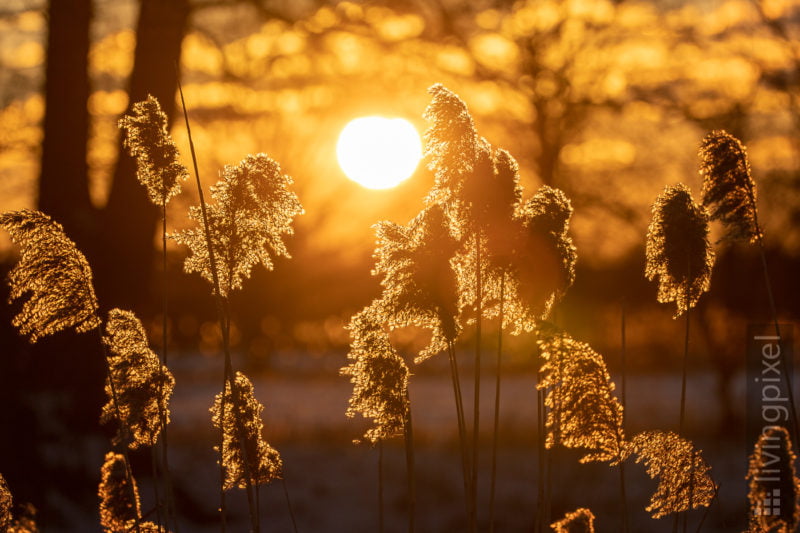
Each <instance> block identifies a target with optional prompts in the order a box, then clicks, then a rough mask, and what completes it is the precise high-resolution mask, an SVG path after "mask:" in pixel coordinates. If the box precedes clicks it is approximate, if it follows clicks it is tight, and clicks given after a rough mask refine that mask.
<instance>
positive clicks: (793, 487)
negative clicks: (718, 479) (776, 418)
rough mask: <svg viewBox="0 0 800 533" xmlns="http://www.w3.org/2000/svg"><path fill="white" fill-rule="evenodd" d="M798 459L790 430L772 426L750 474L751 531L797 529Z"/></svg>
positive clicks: (755, 451) (758, 446)
mask: <svg viewBox="0 0 800 533" xmlns="http://www.w3.org/2000/svg"><path fill="white" fill-rule="evenodd" d="M796 459H797V457H796V456H795V453H794V450H793V448H792V439H791V438H790V437H789V432H788V431H786V429H784V428H782V427H780V426H770V427H769V428H767V429H766V430H765V431H764V432H763V433H762V434H761V436H760V437H759V438H758V442H756V445H755V447H754V448H753V454H752V455H751V456H750V462H749V468H748V471H747V480H748V482H749V489H750V490H749V492H748V494H747V499H748V500H749V501H750V531H753V532H755V531H775V532H780V533H788V532H790V531H794V530H795V529H797V524H798V521H800V502H799V501H798V496H800V479H798V478H797V475H796V471H795V466H794V465H795V460H796ZM786 503H788V504H789V505H786ZM765 504H766V507H765ZM770 504H771V505H770Z"/></svg>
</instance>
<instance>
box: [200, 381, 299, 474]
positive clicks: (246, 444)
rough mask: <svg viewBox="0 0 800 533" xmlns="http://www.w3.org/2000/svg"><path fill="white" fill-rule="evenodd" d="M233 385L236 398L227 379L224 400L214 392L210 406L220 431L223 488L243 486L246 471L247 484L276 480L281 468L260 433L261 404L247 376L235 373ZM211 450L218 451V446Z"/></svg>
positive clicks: (261, 426) (279, 462) (280, 463)
mask: <svg viewBox="0 0 800 533" xmlns="http://www.w3.org/2000/svg"><path fill="white" fill-rule="evenodd" d="M234 387H235V390H234V391H233V392H234V393H235V395H236V399H234V395H233V394H231V386H230V381H226V382H225V400H224V402H223V398H222V394H221V393H220V394H217V396H216V397H215V398H214V405H213V406H212V407H211V409H210V411H211V416H212V418H211V420H212V422H213V424H214V427H216V428H220V429H221V430H222V432H223V440H222V453H221V456H222V459H221V462H222V465H223V467H224V468H225V483H224V486H223V489H224V490H230V489H232V488H234V487H239V488H240V489H245V488H247V487H248V480H247V478H246V473H247V472H249V475H250V476H251V477H250V480H249V483H250V485H260V484H262V483H269V482H270V481H272V480H273V479H279V478H280V477H281V475H282V474H281V472H282V469H283V462H282V461H281V457H280V454H279V453H278V451H277V450H275V449H274V448H272V447H271V446H270V445H269V444H267V442H266V441H265V440H264V437H263V436H262V434H261V433H262V430H263V427H264V425H263V423H262V421H261V412H262V411H263V410H264V406H262V405H261V403H260V402H259V401H258V400H256V397H255V394H254V393H253V384H252V383H251V382H250V380H249V379H248V378H247V376H245V375H244V374H242V373H241V372H236V378H235V380H234ZM223 405H224V409H225V412H224V413H222V409H223ZM236 406H238V410H237V409H236ZM234 411H236V412H234ZM215 449H216V450H217V451H219V448H218V447H215ZM245 454H246V456H247V466H245Z"/></svg>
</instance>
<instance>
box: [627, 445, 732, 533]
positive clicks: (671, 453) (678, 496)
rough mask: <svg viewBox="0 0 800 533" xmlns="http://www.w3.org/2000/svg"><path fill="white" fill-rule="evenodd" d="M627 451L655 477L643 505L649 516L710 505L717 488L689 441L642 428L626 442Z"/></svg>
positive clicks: (656, 516) (708, 468)
mask: <svg viewBox="0 0 800 533" xmlns="http://www.w3.org/2000/svg"><path fill="white" fill-rule="evenodd" d="M627 452H628V453H629V454H634V455H636V462H637V463H640V462H643V463H644V465H645V468H646V469H647V474H648V475H649V476H650V477H651V478H653V479H656V478H658V488H657V489H656V492H655V494H653V496H652V497H651V498H650V505H648V506H647V507H646V510H647V511H650V512H651V514H652V516H653V518H661V517H662V516H665V515H668V514H670V513H680V512H683V511H686V510H688V509H692V508H696V507H701V506H703V507H708V506H709V505H711V500H713V499H714V495H715V494H716V491H717V487H716V485H715V484H714V482H713V481H712V479H711V476H710V475H709V472H710V471H711V467H710V466H709V465H708V463H706V462H705V460H704V459H703V458H702V456H701V452H700V450H695V448H694V445H693V444H692V443H691V442H690V441H688V440H686V439H683V438H681V437H679V436H678V435H676V434H675V433H673V432H671V431H644V432H642V433H639V434H638V435H636V436H635V437H634V438H633V439H632V440H631V441H630V443H629V445H628V450H627Z"/></svg>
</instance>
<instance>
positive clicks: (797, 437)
mask: <svg viewBox="0 0 800 533" xmlns="http://www.w3.org/2000/svg"><path fill="white" fill-rule="evenodd" d="M755 223H756V232H757V235H758V251H759V255H760V256H761V267H762V270H763V272H764V283H765V284H766V286H767V298H768V300H769V308H770V312H771V313H772V323H773V325H774V327H775V336H776V337H778V339H777V340H778V348H779V350H780V358H781V364H782V365H783V368H784V369H788V368H789V367H788V366H787V361H786V354H785V351H784V349H783V348H784V345H783V338H782V337H781V328H780V325H779V324H778V310H777V307H776V306H775V296H774V295H773V293H772V281H771V279H770V275H769V268H767V256H766V254H765V253H764V239H763V237H762V236H761V230H760V229H759V227H758V216H757V215H756V221H755ZM781 374H783V379H784V382H785V385H786V393H787V396H788V399H789V409H790V410H791V413H792V421H793V422H794V423H793V424H792V436H793V438H794V439H795V442H800V432H799V431H798V430H799V429H800V428H798V421H797V410H796V408H795V404H794V388H793V386H792V385H793V384H792V377H791V376H790V375H789V372H781Z"/></svg>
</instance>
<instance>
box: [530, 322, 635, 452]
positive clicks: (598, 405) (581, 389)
mask: <svg viewBox="0 0 800 533" xmlns="http://www.w3.org/2000/svg"><path fill="white" fill-rule="evenodd" d="M538 333H539V340H538V341H537V344H538V346H539V350H540V354H541V357H542V360H543V361H544V363H543V364H542V367H541V373H542V375H543V379H542V380H541V381H540V382H539V384H538V385H537V387H536V388H537V389H539V390H543V391H546V392H547V395H546V396H545V405H546V406H547V407H549V408H550V412H549V413H548V414H547V420H546V422H545V424H546V426H545V427H546V429H547V440H546V446H547V447H548V448H552V447H553V446H555V445H557V444H561V445H563V446H566V447H567V448H584V449H586V450H589V451H588V453H587V454H586V455H585V456H584V457H583V458H582V459H581V462H582V463H586V462H591V461H603V462H608V463H610V464H612V465H615V464H618V463H620V462H621V461H622V460H624V458H625V456H626V455H625V432H624V430H623V429H622V420H623V409H622V405H620V403H619V402H618V401H617V398H616V397H615V396H614V383H613V382H612V381H611V376H610V375H609V374H608V369H607V368H606V364H605V361H604V360H603V357H602V356H601V355H600V354H598V353H597V352H595V351H594V350H592V348H591V347H590V346H589V345H588V344H586V343H585V342H579V341H576V340H575V339H573V338H572V337H570V336H569V335H568V334H566V333H565V332H562V331H558V330H556V329H555V328H553V327H550V326H545V325H542V326H541V327H540V328H539V332H538Z"/></svg>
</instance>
